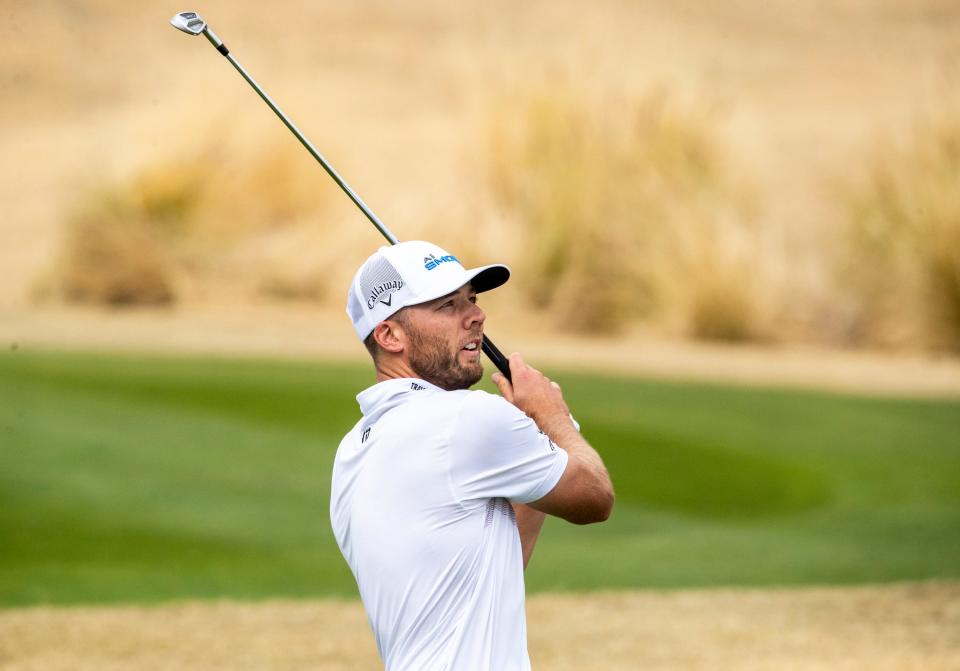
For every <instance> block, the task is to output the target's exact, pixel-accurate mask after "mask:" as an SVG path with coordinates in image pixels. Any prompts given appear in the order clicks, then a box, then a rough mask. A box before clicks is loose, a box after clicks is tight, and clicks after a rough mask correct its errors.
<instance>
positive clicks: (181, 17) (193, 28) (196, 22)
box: [170, 12, 207, 35]
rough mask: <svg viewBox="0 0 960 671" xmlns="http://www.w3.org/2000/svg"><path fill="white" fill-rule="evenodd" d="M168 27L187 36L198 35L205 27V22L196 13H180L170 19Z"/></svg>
mask: <svg viewBox="0 0 960 671" xmlns="http://www.w3.org/2000/svg"><path fill="white" fill-rule="evenodd" d="M170 25H171V26H173V27H174V28H176V29H177V30H182V31H183V32H185V33H187V34H188V35H199V34H200V33H202V32H203V29H204V28H206V27H207V23H206V21H204V20H203V19H201V18H200V15H199V14H197V13H196V12H180V13H179V14H177V15H175V16H174V17H173V18H172V19H170Z"/></svg>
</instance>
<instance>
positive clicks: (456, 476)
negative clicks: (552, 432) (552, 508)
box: [450, 391, 567, 503]
mask: <svg viewBox="0 0 960 671" xmlns="http://www.w3.org/2000/svg"><path fill="white" fill-rule="evenodd" d="M450 462H451V463H450V476H451V484H452V486H453V490H454V492H455V494H456V495H457V496H458V497H459V498H460V500H461V501H469V500H477V499H489V498H494V497H503V498H505V499H508V500H510V501H513V502H515V503H529V502H530V501H536V500H537V499H540V498H543V497H544V496H545V495H546V494H548V493H549V492H550V490H551V489H553V488H554V486H556V484H557V482H558V481H559V480H560V476H562V475H563V471H564V470H565V469H566V467H567V453H566V452H565V451H564V450H561V449H560V448H559V447H557V446H556V444H554V443H553V442H552V441H551V440H550V439H549V438H548V437H547V436H546V435H545V434H544V433H543V432H541V431H540V429H538V428H537V425H536V424H535V423H534V422H533V420H532V419H530V418H529V417H527V416H526V415H525V414H523V412H521V411H520V410H519V409H518V408H516V407H514V406H513V405H511V404H510V403H509V402H507V401H506V400H505V399H503V398H501V397H500V396H494V395H492V394H488V393H486V392H483V391H474V392H469V393H468V394H466V398H465V400H464V402H463V404H462V405H461V407H460V414H459V416H458V417H457V421H456V422H455V424H454V428H453V435H452V436H451V440H450Z"/></svg>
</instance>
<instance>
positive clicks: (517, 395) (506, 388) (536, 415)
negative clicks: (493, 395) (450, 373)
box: [491, 352, 573, 438]
mask: <svg viewBox="0 0 960 671" xmlns="http://www.w3.org/2000/svg"><path fill="white" fill-rule="evenodd" d="M508 359H509V361H510V375H511V376H512V377H513V384H511V383H510V381H509V380H508V379H507V378H506V377H505V376H504V375H502V374H500V373H494V374H493V376H492V378H491V379H492V380H493V382H494V384H496V385H497V388H498V389H499V390H500V393H501V394H502V395H503V397H504V398H505V399H507V400H508V401H509V402H510V403H512V404H513V405H515V406H517V407H518V408H519V409H520V410H522V411H523V412H524V413H525V414H526V415H527V417H529V418H530V419H532V420H533V421H534V422H536V424H537V426H539V427H540V429H541V430H542V431H543V432H544V433H546V434H547V435H548V436H551V438H552V437H553V436H552V434H553V432H554V431H556V430H562V429H561V426H564V425H570V426H573V422H572V421H571V420H570V408H568V407H567V402H566V401H565V400H563V393H562V392H561V390H560V385H558V384H557V383H556V382H553V381H552V380H550V378H548V377H547V376H546V375H544V374H543V373H541V372H540V371H538V370H537V369H536V368H534V367H533V366H529V365H527V364H526V363H525V362H524V360H523V357H521V356H520V355H519V354H517V353H516V352H514V353H513V354H511V355H510V356H509V357H508ZM558 423H559V425H558Z"/></svg>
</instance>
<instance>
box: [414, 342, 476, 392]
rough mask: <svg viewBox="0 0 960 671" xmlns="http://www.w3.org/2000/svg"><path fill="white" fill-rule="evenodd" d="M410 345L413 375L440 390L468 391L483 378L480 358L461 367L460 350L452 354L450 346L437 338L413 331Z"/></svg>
mask: <svg viewBox="0 0 960 671" xmlns="http://www.w3.org/2000/svg"><path fill="white" fill-rule="evenodd" d="M410 341H411V345H412V346H411V348H410V358H409V361H410V367H411V368H412V369H413V372H414V373H416V374H417V376H418V377H420V378H421V379H423V380H426V381H427V382H430V383H431V384H435V385H437V386H438V387H440V388H441V389H446V390H447V391H454V390H456V389H469V388H470V387H472V386H473V385H475V384H476V383H477V382H479V381H480V378H482V377H483V364H481V363H480V359H479V358H478V359H477V361H476V362H473V363H468V364H466V365H464V364H462V363H460V359H459V354H460V352H459V350H458V351H455V352H451V351H450V344H449V343H448V342H447V341H446V340H444V339H443V338H441V337H439V336H434V335H428V334H424V333H421V332H420V331H418V330H417V329H413V331H412V332H411V333H410Z"/></svg>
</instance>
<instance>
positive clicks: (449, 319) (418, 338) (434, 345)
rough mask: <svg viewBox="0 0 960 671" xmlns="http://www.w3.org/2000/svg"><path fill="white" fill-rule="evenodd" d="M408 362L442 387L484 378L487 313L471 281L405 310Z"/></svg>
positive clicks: (460, 386) (466, 385)
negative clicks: (482, 354) (482, 346)
mask: <svg viewBox="0 0 960 671" xmlns="http://www.w3.org/2000/svg"><path fill="white" fill-rule="evenodd" d="M404 312H406V313H407V314H406V315H405V318H404V322H406V323H405V324H404V327H405V328H404V331H405V332H406V333H407V335H408V341H407V353H408V361H409V363H410V367H411V368H412V369H413V372H414V373H416V374H417V375H418V376H419V377H420V378H422V379H424V380H427V381H428V382H432V383H433V384H435V385H437V386H438V387H440V388H441V389H446V390H448V391H450V390H454V389H468V388H469V387H471V386H473V385H474V384H476V383H477V382H478V381H479V380H480V378H481V377H483V364H481V363H480V342H481V339H482V337H483V320H484V319H486V315H484V314H483V310H481V309H480V308H479V307H478V306H477V292H476V291H474V290H473V287H471V286H470V285H469V284H465V285H464V286H462V287H460V288H459V289H458V290H457V291H454V292H453V293H451V294H447V295H446V296H442V297H440V298H438V299H436V300H432V301H430V302H428V303H423V304H421V305H413V306H410V307H408V308H406V309H405V310H404Z"/></svg>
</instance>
